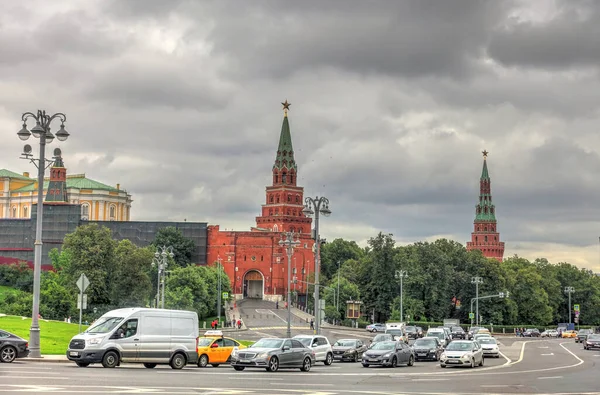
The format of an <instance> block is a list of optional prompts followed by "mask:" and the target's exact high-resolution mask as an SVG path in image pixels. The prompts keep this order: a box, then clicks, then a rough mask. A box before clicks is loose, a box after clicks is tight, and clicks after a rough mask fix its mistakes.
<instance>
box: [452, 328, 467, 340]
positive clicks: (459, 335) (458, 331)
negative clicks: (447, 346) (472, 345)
mask: <svg viewBox="0 0 600 395" xmlns="http://www.w3.org/2000/svg"><path fill="white" fill-rule="evenodd" d="M450 332H452V340H455V339H462V340H467V333H466V332H465V330H464V329H463V328H462V327H460V326H453V327H451V328H450Z"/></svg>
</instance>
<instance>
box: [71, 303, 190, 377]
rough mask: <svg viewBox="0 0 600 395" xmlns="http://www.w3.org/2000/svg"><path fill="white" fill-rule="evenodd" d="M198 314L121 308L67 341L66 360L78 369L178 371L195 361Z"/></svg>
mask: <svg viewBox="0 0 600 395" xmlns="http://www.w3.org/2000/svg"><path fill="white" fill-rule="evenodd" d="M198 330H199V329H198V314H197V313H196V312H194V311H179V310H164V309H146V308H139V307H136V308H125V309H118V310H112V311H109V312H108V313H106V314H104V315H103V316H102V317H100V318H99V319H98V320H97V321H95V322H94V323H93V324H92V325H90V327H89V328H88V329H87V330H86V331H85V332H83V333H80V334H78V335H76V336H74V337H73V339H71V342H70V343H69V348H68V350H67V358H69V359H70V360H71V361H74V362H75V363H76V364H77V366H79V367H86V366H89V365H90V364H92V363H102V366H104V367H105V368H114V367H115V366H119V364H120V363H121V362H127V363H143V364H144V366H145V367H147V368H149V369H152V368H154V367H155V366H156V365H157V364H169V365H171V367H172V368H173V369H182V368H183V367H184V366H185V365H186V364H188V363H190V364H195V363H196V362H197V361H198V351H197V348H198Z"/></svg>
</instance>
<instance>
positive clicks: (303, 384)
mask: <svg viewBox="0 0 600 395" xmlns="http://www.w3.org/2000/svg"><path fill="white" fill-rule="evenodd" d="M269 380H270V379H269ZM269 384H273V385H295V386H300V385H301V386H305V385H324V386H328V387H329V386H334V385H335V384H319V383H302V384H298V383H269ZM302 392H304V391H302Z"/></svg>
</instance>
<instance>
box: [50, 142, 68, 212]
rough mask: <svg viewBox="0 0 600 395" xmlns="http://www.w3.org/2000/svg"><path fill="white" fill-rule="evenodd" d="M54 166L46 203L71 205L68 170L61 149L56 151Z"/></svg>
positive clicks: (51, 169) (51, 171)
mask: <svg viewBox="0 0 600 395" xmlns="http://www.w3.org/2000/svg"><path fill="white" fill-rule="evenodd" d="M54 153H55V155H56V156H55V157H54V159H55V160H54V164H53V165H52V168H50V182H49V183H48V190H47V191H46V199H45V202H46V203H55V204H56V203H65V204H66V203H69V198H68V196H67V169H66V168H65V165H64V163H63V159H62V156H61V155H62V154H61V152H60V149H58V148H57V149H56V150H55V152H54Z"/></svg>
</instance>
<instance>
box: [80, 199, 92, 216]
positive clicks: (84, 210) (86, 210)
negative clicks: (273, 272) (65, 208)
mask: <svg viewBox="0 0 600 395" xmlns="http://www.w3.org/2000/svg"><path fill="white" fill-rule="evenodd" d="M81 216H82V217H83V218H85V219H89V218H90V205H89V204H87V203H84V204H82V205H81Z"/></svg>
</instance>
